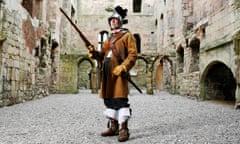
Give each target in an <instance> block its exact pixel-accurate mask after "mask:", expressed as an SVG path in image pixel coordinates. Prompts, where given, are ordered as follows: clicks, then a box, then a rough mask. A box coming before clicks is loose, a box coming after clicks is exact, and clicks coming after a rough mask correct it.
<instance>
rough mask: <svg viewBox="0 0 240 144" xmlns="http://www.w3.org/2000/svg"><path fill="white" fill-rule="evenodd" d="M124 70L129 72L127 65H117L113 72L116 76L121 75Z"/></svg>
mask: <svg viewBox="0 0 240 144" xmlns="http://www.w3.org/2000/svg"><path fill="white" fill-rule="evenodd" d="M122 72H127V68H126V66H125V65H119V66H116V67H115V68H114V70H113V74H114V75H115V76H119V75H120V74H121V73H122Z"/></svg>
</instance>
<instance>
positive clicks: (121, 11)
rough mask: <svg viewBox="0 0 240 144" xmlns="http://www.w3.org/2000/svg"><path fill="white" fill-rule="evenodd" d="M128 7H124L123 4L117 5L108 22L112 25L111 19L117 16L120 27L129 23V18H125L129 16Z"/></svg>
mask: <svg viewBox="0 0 240 144" xmlns="http://www.w3.org/2000/svg"><path fill="white" fill-rule="evenodd" d="M127 11H128V10H127V9H123V8H122V7H121V6H119V5H118V6H116V7H115V8H114V12H113V14H112V15H111V16H110V17H109V18H108V24H109V25H110V21H111V20H112V19H113V18H117V19H118V20H119V22H120V27H121V26H122V25H123V24H127V23H128V20H127V19H124V18H125V17H126V16H127Z"/></svg>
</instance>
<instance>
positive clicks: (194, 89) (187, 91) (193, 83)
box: [176, 72, 200, 98]
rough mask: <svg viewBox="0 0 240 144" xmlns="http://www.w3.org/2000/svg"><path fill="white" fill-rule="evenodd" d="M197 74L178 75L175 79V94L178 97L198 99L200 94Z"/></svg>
mask: <svg viewBox="0 0 240 144" xmlns="http://www.w3.org/2000/svg"><path fill="white" fill-rule="evenodd" d="M199 81H200V80H199V72H192V73H188V74H186V73H179V74H178V75H177V77H176V92H177V94H180V95H186V96H190V97H193V98H198V97H199V94H200V91H199V90H200V84H199Z"/></svg>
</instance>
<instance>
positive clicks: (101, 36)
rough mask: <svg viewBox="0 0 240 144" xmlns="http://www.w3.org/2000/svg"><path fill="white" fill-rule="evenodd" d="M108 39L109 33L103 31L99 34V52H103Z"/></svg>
mask: <svg viewBox="0 0 240 144" xmlns="http://www.w3.org/2000/svg"><path fill="white" fill-rule="evenodd" d="M107 38H108V32H107V31H101V32H100V33H99V34H98V47H97V50H98V51H101V49H102V47H103V43H104V41H106V40H107Z"/></svg>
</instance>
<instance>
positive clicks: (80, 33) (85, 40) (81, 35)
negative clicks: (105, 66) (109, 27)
mask: <svg viewBox="0 0 240 144" xmlns="http://www.w3.org/2000/svg"><path fill="white" fill-rule="evenodd" d="M59 9H60V11H61V12H62V13H63V15H64V16H65V17H66V18H67V20H68V21H69V22H70V23H71V25H72V26H73V27H74V29H75V30H76V31H77V32H78V34H79V35H80V37H81V38H82V40H83V42H84V43H85V46H86V47H87V49H88V50H93V49H94V46H93V45H92V44H91V43H90V42H89V41H88V39H87V38H86V37H85V36H84V35H83V33H82V32H81V31H80V29H79V28H78V27H77V26H76V25H75V24H74V23H73V21H72V20H71V18H70V17H69V16H68V15H67V14H66V13H65V11H64V10H63V9H62V8H59Z"/></svg>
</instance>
